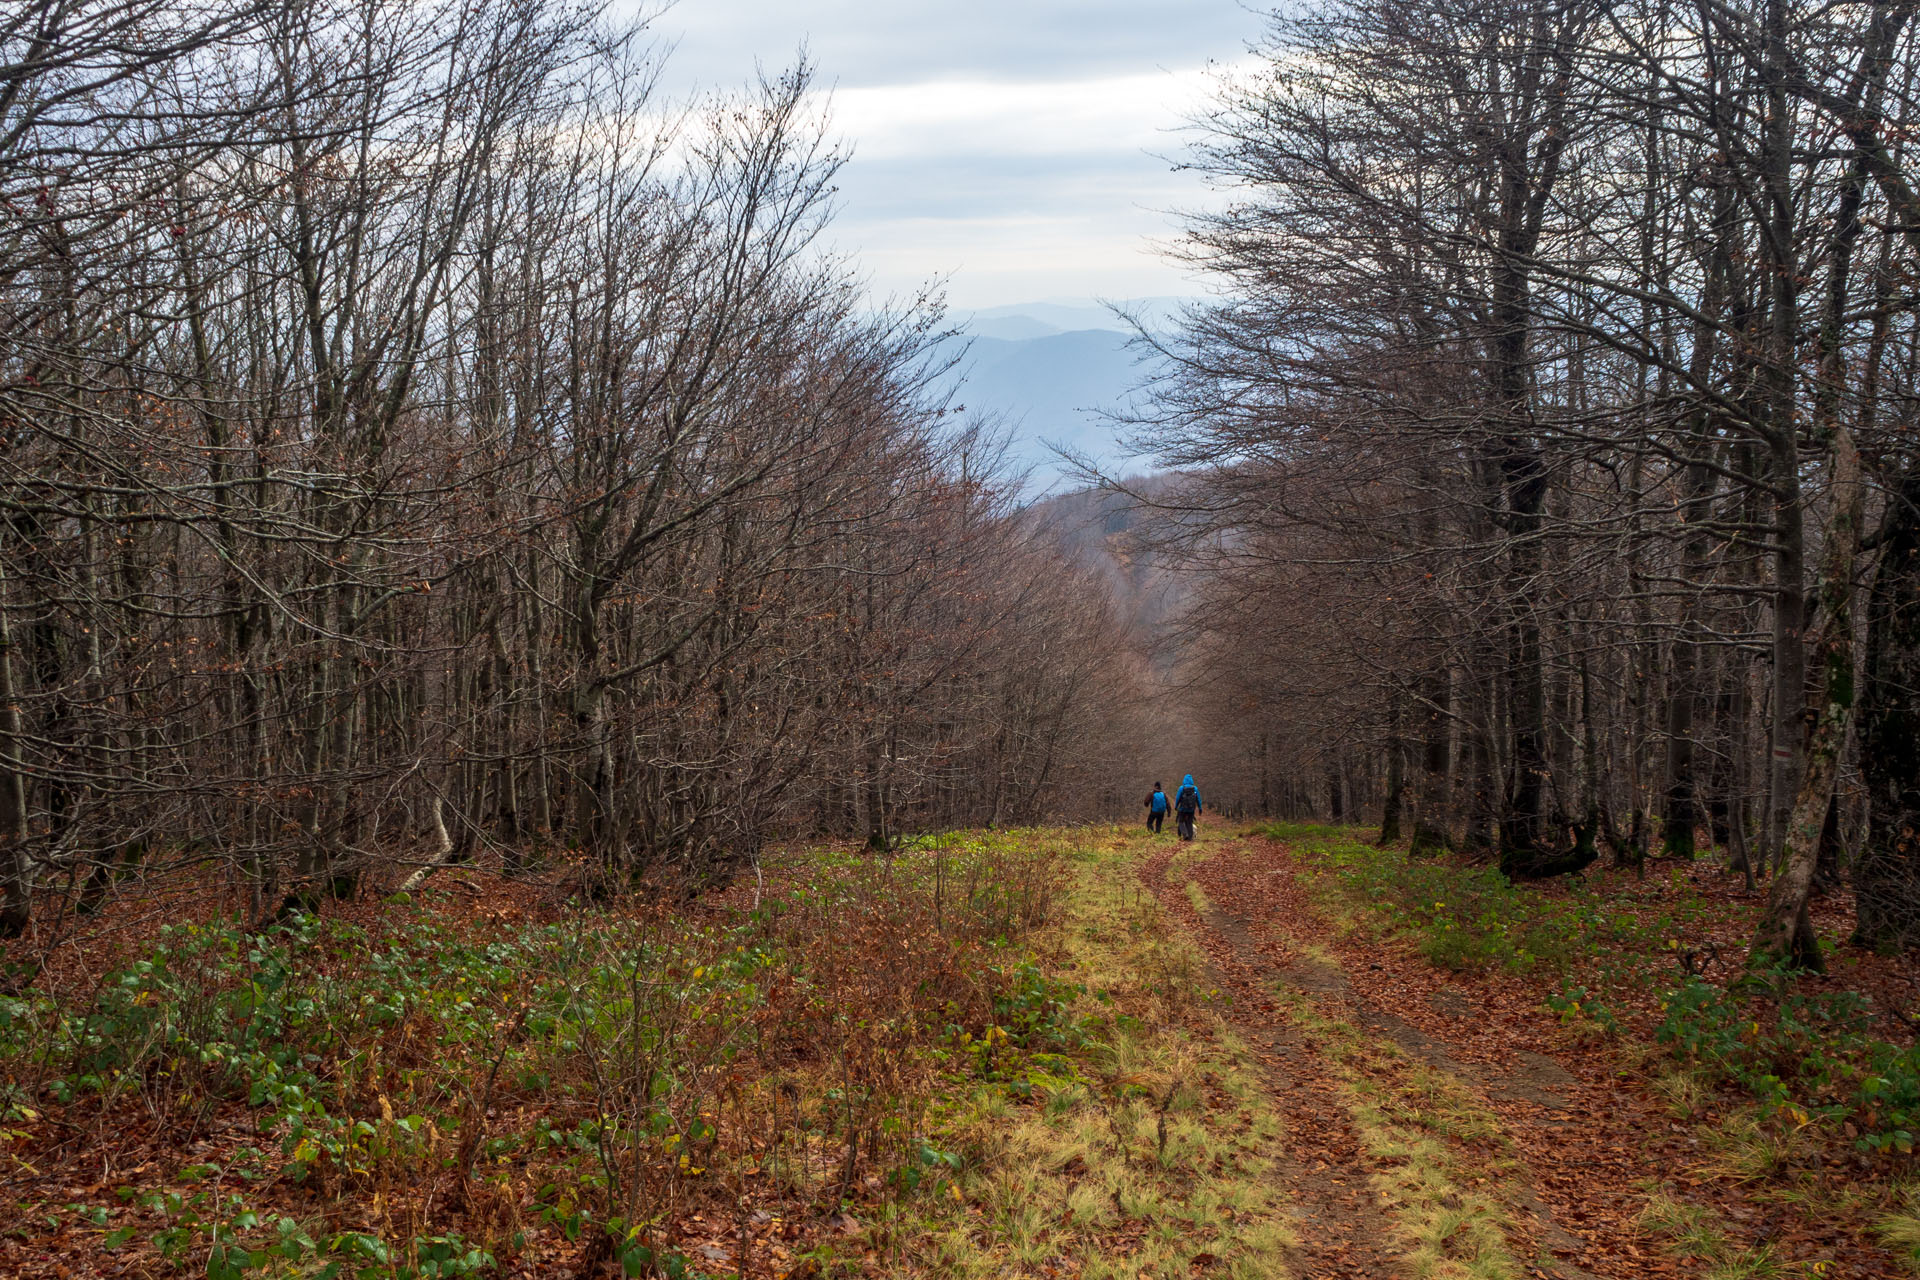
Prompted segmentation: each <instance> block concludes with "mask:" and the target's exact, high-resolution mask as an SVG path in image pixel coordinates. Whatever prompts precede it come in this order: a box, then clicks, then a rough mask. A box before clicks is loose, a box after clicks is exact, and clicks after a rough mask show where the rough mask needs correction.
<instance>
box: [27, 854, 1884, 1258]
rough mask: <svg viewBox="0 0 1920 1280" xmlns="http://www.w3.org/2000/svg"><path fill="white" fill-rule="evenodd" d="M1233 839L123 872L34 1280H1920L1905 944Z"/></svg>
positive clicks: (34, 1205)
mask: <svg viewBox="0 0 1920 1280" xmlns="http://www.w3.org/2000/svg"><path fill="white" fill-rule="evenodd" d="M1206 825H1207V826H1209V827H1212V828H1214V829H1213V830H1212V831H1208V830H1205V829H1203V834H1202V838H1201V839H1200V840H1199V841H1197V842H1195V843H1192V844H1180V843H1178V842H1176V841H1175V840H1174V839H1173V838H1172V837H1171V836H1166V837H1159V838H1154V837H1149V836H1148V835H1146V834H1145V833H1144V832H1134V831H1123V830H1120V829H1116V828H1078V829H1072V830H1055V831H1038V832H1023V833H1012V834H989V835H978V834H976V835H956V836H952V837H942V838H938V839H934V840H927V841H921V842H918V843H917V844H915V845H914V846H913V847H910V848H908V849H905V850H903V851H901V853H900V854H899V855H897V856H895V857H893V858H889V859H874V858H871V857H870V856H868V855H865V854H863V853H859V852H856V851H853V850H848V849H834V848H811V849H805V850H795V851H793V852H792V853H790V854H788V855H786V856H784V857H780V858H776V859H772V860H770V861H769V863H768V864H767V866H766V868H765V876H764V879H760V878H754V879H752V880H751V881H743V882H742V883H740V884H737V885H736V886H734V887H733V888H732V889H730V890H728V891H727V892H725V893H721V894H712V895H708V896H706V897H703V898H700V899H696V900H693V901H682V902H679V903H677V904H676V905H674V906H672V907H662V906H658V905H656V906H653V907H642V906H639V905H633V904H627V905H621V906H606V905H599V906H593V905H584V906H583V905H582V904H580V903H577V902H573V901H571V900H569V899H568V897H567V895H566V883H565V878H564V876H563V875H561V874H556V875H555V876H554V877H553V878H552V879H550V880H548V881H546V882H537V881H530V880H525V879H521V880H508V879H505V878H503V877H499V876H494V875H491V874H488V873H486V872H483V871H480V870H477V869H473V868H463V869H458V870H453V871H449V872H443V873H442V874H441V875H440V876H437V877H436V878H435V881H433V882H430V884H429V886H428V887H427V888H426V889H425V890H423V891H422V892H420V893H418V894H415V895H391V894H388V895H383V894H381V893H380V892H379V891H378V889H377V887H372V886H369V887H366V888H364V889H363V892H362V895H361V897H360V899H359V900H358V901H354V902H347V903H336V904H330V905H329V906H328V908H327V910H326V912H325V913H323V915H322V917H321V918H319V919H316V920H307V921H303V922H300V923H299V924H298V925H296V926H295V927H294V928H291V929H287V930H281V931H278V932H276V933H274V934H272V935H257V934H248V933H246V932H244V931H242V930H240V929H238V928H237V927H235V926H233V925H232V924H231V923H229V922H227V921H226V920H225V918H224V917H223V916H222V915H221V913H220V911H219V910H218V908H219V905H220V899H219V895H218V894H217V893H216V892H214V891H213V886H206V887H205V890H204V891H203V892H200V893H197V894H184V895H183V894H181V893H179V892H178V891H177V890H176V891H175V893H174V895H173V896H171V897H169V898H167V899H166V900H165V901H164V905H165V907H166V911H165V916H166V917H167V918H168V919H169V921H170V923H168V924H166V925H164V926H163V925H162V923H161V922H160V918H159V917H160V913H159V912H157V911H156V910H155V902H156V900H155V899H154V898H152V897H150V896H148V897H143V896H141V895H138V894H129V895H127V896H126V898H125V899H124V900H123V902H122V903H121V904H120V905H119V906H118V908H117V909H115V910H113V911H109V912H108V913H106V914H105V915H104V916H102V917H100V918H98V919H94V920H89V921H84V922H78V923H76V924H74V927H73V928H72V929H70V930H67V931H66V932H63V933H62V934H61V935H60V936H59V937H58V938H56V939H53V945H52V953H51V954H50V955H48V956H47V959H48V961H49V963H47V964H46V965H45V966H44V967H43V968H41V969H40V971H39V975H38V977H37V980H36V981H35V983H34V984H33V986H32V987H30V988H28V989H27V990H25V991H23V992H20V993H18V994H16V995H13V996H7V997H0V1275H6V1276H10V1277H11V1276H19V1277H23V1278H24V1277H57V1278H61V1280H65V1278H67V1277H78V1276H86V1277H91V1276H121V1275H125V1276H154V1277H161V1276H182V1275H192V1276H208V1277H212V1278H213V1280H249V1278H252V1277H280V1276H285V1277H294V1276H319V1277H339V1276H352V1277H355V1278H356V1280H386V1278H388V1277H393V1278H395V1280H416V1278H420V1280H424V1278H426V1277H434V1278H436V1280H438V1278H439V1277H448V1276H463V1275H470V1276H479V1277H486V1276H494V1275H500V1276H529V1277H532V1276H566V1275H576V1276H589V1275H608V1276H612V1275H622V1274H625V1275H635V1276H638V1275H656V1276H666V1277H672V1278H673V1280H692V1278H693V1277H726V1276H750V1277H789V1278H791V1280H813V1278H815V1277H828V1276H836V1275H844V1276H854V1275H864V1276H895V1275H914V1276H929V1277H932V1276H939V1277H979V1278H981V1280H985V1278H986V1277H990V1276H991V1277H1031V1278H1033V1280H1041V1278H1045V1280H1058V1278H1060V1277H1075V1278H1076V1280H1104V1278H1108V1277H1111V1278H1112V1280H1122V1278H1124V1280H1139V1278H1140V1277H1153V1278H1155V1280H1159V1278H1161V1277H1166V1278H1168V1280H1171V1278H1173V1277H1182V1278H1185V1277H1199V1276H1232V1277H1264V1276H1272V1277H1291V1278H1293V1280H1308V1278H1321V1280H1331V1278H1332V1277H1356V1278H1360V1277H1410V1278H1415V1280H1424V1278H1426V1277H1437V1278H1443V1280H1445V1278H1454V1277H1460V1278H1465V1280H1505V1278H1508V1277H1512V1278H1515V1280H1518V1278H1519V1277H1541V1278H1553V1277H1561V1278H1565V1280H1578V1278H1580V1277H1623V1278H1624V1277H1639V1276H1651V1277H1659V1276H1701V1277H1707V1278H1709V1280H1736V1278H1739V1277H1754V1278H1756V1280H1757V1278H1763V1277H1783V1278H1784V1277H1809V1278H1811V1277H1894V1276H1901V1275H1920V1181H1916V1179H1915V1177H1914V1171H1913V1170H1912V1167H1911V1165H1912V1159H1913V1156H1912V1146H1913V1128H1920V1123H1917V1121H1920V1050H1916V1049H1915V1047H1914V1044H1913V1035H1912V1031H1911V1027H1910V1024H1909V1022H1908V1019H1907V1018H1906V1016H1905V1013H1904V1011H1905V1010H1906V1009H1907V1008H1909V1007H1910V1006H1909V1005H1908V1003H1907V999H1908V997H1909V995H1910V994H1911V987H1910V982H1911V978H1912V973H1911V968H1910V965H1909V964H1908V963H1907V962H1906V961H1905V960H1902V959H1899V958H1891V957H1871V956H1858V955H1850V954H1845V953H1843V954H1841V955H1840V956H1838V957H1837V960H1838V963H1836V965H1835V972H1834V974H1832V975H1830V976H1829V977H1827V978H1824V979H1818V980H1796V981H1792V982H1789V981H1787V980H1786V979H1784V978H1779V977H1769V976H1767V975H1761V976H1759V977H1758V978H1747V979H1745V980H1744V981H1743V980H1742V973H1741V970H1740V969H1739V966H1738V943H1739V941H1740V939H1741V937H1742V934H1743V930H1744V929H1745V928H1746V927H1747V923H1748V922H1749V921H1750V920H1751V918H1752V909H1753V903H1752V900H1751V899H1750V898H1748V897H1746V896H1744V895H1743V894H1742V892H1741V891H1740V890H1739V889H1738V887H1737V886H1731V885H1729V884H1728V883H1727V882H1726V881H1725V880H1724V879H1723V878H1722V877H1720V876H1719V875H1718V874H1717V873H1716V871H1715V870H1714V869H1713V868H1712V867H1711V866H1710V865H1708V864H1706V863H1700V864H1692V865H1678V864H1674V865H1667V864H1662V865H1660V866H1658V867H1657V868H1656V869H1655V870H1653V871H1650V872H1649V873H1648V874H1647V875H1646V876H1644V877H1641V876H1632V875H1624V874H1615V873H1602V874H1597V875H1595V876H1592V877H1589V878H1588V879H1587V880H1585V881H1580V882H1567V883H1560V884H1555V885H1552V886H1548V887H1546V888H1540V887H1526V888H1518V889H1516V888H1511V887H1508V886H1506V885H1505V884H1504V882H1502V881H1500V880H1499V879H1498V877H1497V876H1494V875H1492V874H1491V873H1490V872H1488V871H1486V870H1485V869H1484V868H1474V867H1469V866H1459V865H1454V864H1451V863H1445V862H1435V861H1412V860H1409V859H1407V858H1406V856H1405V855H1404V853H1401V852H1398V851H1394V850H1379V849H1375V848H1373V847H1372V846H1371V845H1369V844H1367V843H1364V836H1365V834H1366V833H1363V832H1359V831H1356V830H1343V829H1335V828H1317V827H1304V826H1281V827H1272V828H1267V829H1263V830H1252V831H1249V830H1239V831H1234V832H1231V833H1221V832H1220V831H1219V830H1218V828H1219V825H1220V824H1211V823H1210V824H1206ZM1841 911H1842V907H1841V905H1840V904H1835V903H1827V904H1824V905H1823V907H1822V912H1823V919H1822V925H1823V929H1825V930H1826V931H1827V932H1828V936H1832V935H1833V932H1834V931H1835V930H1837V929H1838V928H1839V927H1841V926H1842V925H1843V923H1844V922H1843V921H1842V920H1841V919H1840V918H1839V913H1840V912H1841ZM43 945H48V944H47V943H46V942H45V940H43ZM18 958H19V957H18V955H16V956H15V957H13V959H15V960H17V959H18ZM1908 1126H1913V1128H1910V1127H1908ZM9 1211H11V1212H9ZM8 1217H11V1218H12V1221H11V1223H9V1222H7V1221H6V1220H5V1219H6V1218H8Z"/></svg>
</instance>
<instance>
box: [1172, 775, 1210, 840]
mask: <svg viewBox="0 0 1920 1280" xmlns="http://www.w3.org/2000/svg"><path fill="white" fill-rule="evenodd" d="M1205 808H1206V805H1205V804H1203V803H1202V802H1201V800H1200V788H1198V787H1196V786H1194V785H1193V775H1192V774H1188V775H1187V776H1186V777H1185V778H1183V779H1181V781H1180V789H1179V790H1178V791H1176V792H1174V793H1173V816H1174V817H1175V819H1177V822H1176V825H1177V826H1178V827H1179V828H1180V838H1181V839H1182V840H1191V839H1193V820H1194V819H1195V818H1197V817H1199V816H1200V814H1201V813H1202V811H1204V810H1205Z"/></svg>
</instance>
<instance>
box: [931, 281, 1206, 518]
mask: <svg viewBox="0 0 1920 1280" xmlns="http://www.w3.org/2000/svg"><path fill="white" fill-rule="evenodd" d="M1186 301H1187V300H1186V299H1180V298H1139V299H1132V300H1129V301H1127V302H1124V303H1121V304H1120V306H1121V308H1122V309H1123V310H1125V311H1127V312H1128V313H1129V314H1136V315H1138V317H1139V318H1140V320H1141V322H1142V323H1143V324H1146V325H1147V326H1148V327H1149V328H1156V329H1157V328H1161V327H1164V326H1168V325H1171V323H1172V322H1173V320H1174V318H1175V317H1176V315H1177V313H1178V310H1179V307H1180V306H1182V305H1184V303H1185V302H1186ZM956 318H959V317H956ZM960 328H961V333H960V334H959V335H958V336H956V337H953V338H949V339H947V340H946V342H945V344H944V346H943V348H942V350H941V352H940V353H939V354H940V357H941V358H943V359H944V358H948V357H952V358H954V359H955V363H954V367H953V369H952V370H951V371H950V372H949V373H947V374H946V375H945V378H946V386H945V388H944V389H945V390H948V391H950V392H951V393H952V394H953V397H954V401H955V403H956V404H963V405H965V406H966V407H967V408H968V409H970V410H972V411H973V412H975V413H978V414H983V415H986V416H989V417H992V418H995V419H997V420H999V421H1001V422H1003V423H1005V424H1006V426H1007V427H1008V428H1009V429H1010V431H1011V435H1012V442H1011V450H1010V452H1011V455H1012V456H1011V461H1012V462H1013V463H1014V465H1015V466H1017V467H1020V468H1022V469H1025V470H1028V471H1029V472H1030V473H1031V480H1030V489H1032V490H1033V491H1044V490H1049V489H1057V488H1060V487H1062V485H1063V484H1066V485H1071V484H1075V483H1078V479H1077V478H1076V477H1075V474H1074V473H1073V471H1072V469H1071V467H1070V466H1069V465H1068V464H1067V463H1066V462H1065V461H1064V460H1063V459H1062V458H1061V456H1060V454H1059V453H1058V452H1056V447H1058V448H1062V449H1065V450H1067V451H1068V452H1070V453H1073V454H1075V455H1077V456H1080V457H1084V458H1086V459H1087V460H1089V461H1090V462H1092V463H1093V464H1094V465H1096V466H1098V467H1100V468H1101V469H1102V470H1103V471H1114V470H1121V469H1129V463H1130V461H1131V459H1132V457H1133V455H1132V454H1131V452H1130V451H1129V450H1127V449H1126V448H1125V447H1124V446H1123V445H1122V444H1121V443H1120V440H1119V439H1118V437H1119V435H1120V434H1122V433H1123V432H1124V427H1123V426H1120V425H1117V424H1116V423H1115V421H1114V418H1115V417H1116V416H1117V415H1124V414H1125V413H1126V412H1127V410H1128V409H1129V408H1130V407H1132V406H1133V405H1134V404H1135V403H1136V395H1137V392H1138V389H1139V387H1140V386H1141V385H1142V384H1143V383H1144V382H1145V381H1146V379H1147V377H1148V376H1149V375H1150V374H1151V372H1152V368H1151V365H1150V364H1149V363H1148V362H1146V361H1145V360H1143V358H1142V356H1141V354H1140V353H1139V352H1138V351H1137V350H1136V349H1135V348H1133V347H1132V345H1131V336H1130V334H1129V333H1127V332H1125V331H1124V329H1125V322H1124V321H1122V320H1121V319H1120V318H1119V317H1118V316H1117V315H1115V314H1114V313H1113V312H1112V311H1110V310H1108V309H1106V308H1104V307H1099V306H1093V305H1087V304H1077V303H1066V302H1058V301H1054V302H1037V303H1026V304H1021V305H1018V306H1009V307H990V308H986V309H983V310H980V311H975V312H972V313H971V314H969V315H966V316H965V317H964V318H963V319H961V325H960ZM1133 469H1137V468H1133Z"/></svg>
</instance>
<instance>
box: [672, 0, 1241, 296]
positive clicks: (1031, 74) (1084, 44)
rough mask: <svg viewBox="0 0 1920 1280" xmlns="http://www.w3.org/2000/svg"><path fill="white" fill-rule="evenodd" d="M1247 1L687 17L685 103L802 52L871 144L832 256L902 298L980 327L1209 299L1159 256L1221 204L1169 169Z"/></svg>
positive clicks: (766, 3) (1003, 0)
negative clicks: (1016, 309) (1041, 303)
mask: <svg viewBox="0 0 1920 1280" xmlns="http://www.w3.org/2000/svg"><path fill="white" fill-rule="evenodd" d="M1259 29H1260V19H1259V18H1258V17H1257V16H1256V14H1255V13H1253V12H1249V10H1248V9H1247V8H1245V7H1243V6H1242V4H1241V3H1240V0H941V2H939V3H931V2H923V0H892V2H891V3H889V0H680V2H679V3H678V4H677V5H675V6H674V7H673V8H671V9H669V10H668V11H667V12H666V13H665V14H664V15H662V16H661V17H659V18H657V19H656V20H655V22H654V24H653V30H654V31H655V33H657V34H658V35H659V36H661V37H663V38H665V39H667V40H671V41H673V42H675V43H676V46H677V47H676V51H675V53H674V55H673V57H672V59H671V61H670V62H669V64H668V73H667V81H668V84H669V86H670V87H671V88H673V89H675V90H677V91H680V92H687V91H690V90H692V89H693V88H695V87H698V88H702V89H717V88H726V87H737V86H739V85H742V84H744V83H745V82H746V81H747V80H748V79H749V78H750V77H751V76H752V75H753V73H754V67H755V64H756V62H757V63H758V64H760V65H762V66H764V67H766V68H767V69H768V70H769V71H773V70H778V69H779V68H782V67H785V66H788V65H790V64H791V63H792V62H793V60H794V58H795V56H796V54H797V52H798V51H799V50H800V48H801V47H802V45H803V44H804V46H805V47H806V49H807V52H808V55H809V57H810V58H811V59H812V61H813V63H814V65H815V66H816V67H817V68H818V72H819V77H820V81H821V83H822V84H823V85H825V86H827V87H829V88H830V89H831V90H832V119H833V125H834V130H835V132H836V133H837V134H839V135H841V136H842V137H844V138H845V139H846V140H847V141H849V142H850V143H851V144H852V147H853V161H852V163H851V164H850V165H848V167H847V168H846V169H845V170H844V172H843V175H842V180H841V184H840V204H841V207H840V212H839V215H838V217H837V218H836V219H835V222H834V226H833V231H832V240H833V242H834V244H835V245H836V246H837V247H838V248H840V249H842V250H843V251H845V252H847V253H849V254H850V255H852V256H853V257H854V258H855V259H856V261H857V262H858V264H859V266H860V269H861V270H862V271H863V272H864V273H865V274H866V275H867V277H868V278H869V279H870V280H871V282H872V285H873V288H874V291H875V292H876V293H877V294H879V295H881V296H886V295H889V294H899V295H904V294H908V293H911V292H913V291H914V290H915V289H916V288H917V287H918V286H920V285H922V284H924V283H925V282H927V281H929V280H932V279H936V278H942V277H944V278H945V280H946V282H947V284H946V291H947V297H948V300H949V301H950V302H951V303H952V304H953V305H954V306H955V307H957V308H959V309H962V310H966V309H971V308H976V307H990V306H997V305H1004V304H1010V303H1019V302H1031V301H1037V300H1041V299H1048V298H1076V299H1084V298H1094V297H1104V298H1129V297H1142V296H1147V295H1157V294H1183V293H1193V292H1196V289H1195V286H1194V285H1193V284H1191V283H1190V282H1189V281H1187V280H1185V279H1184V278H1183V277H1182V275H1181V274H1180V273H1179V272H1178V271H1176V270H1175V269H1174V268H1173V267H1172V266H1170V265H1168V264H1167V263H1165V262H1164V261H1162V260H1160V259H1159V258H1158V257H1157V256H1156V255H1155V253H1154V247H1153V244H1152V243H1151V242H1152V241H1153V240H1154V239H1155V238H1159V239H1161V240H1164V239H1166V238H1167V237H1169V236H1170V235H1171V234H1172V233H1173V231H1174V230H1175V228H1176V226H1177V223H1176V221H1175V220H1174V219H1173V218H1171V217H1170V216H1169V214H1168V212H1167V211H1169V210H1176V209H1180V208H1193V207H1196V206H1198V205H1199V204H1201V203H1202V202H1203V201H1204V200H1205V199H1206V193H1205V192H1204V190H1203V188H1202V186H1201V184H1200V182H1199V180H1198V178H1197V177H1195V176H1194V175H1192V174H1181V173H1174V172H1171V171H1170V164H1169V161H1168V159H1167V157H1170V156H1173V155H1175V154H1177V153H1178V152H1179V150H1180V147H1181V137H1180V134H1179V133H1178V129H1179V127H1180V125H1181V124H1182V122H1183V120H1184V119H1185V118H1186V117H1187V116H1188V115H1189V114H1190V113H1191V112H1192V111H1193V110H1194V108H1195V107H1197V106H1198V105H1199V104H1200V103H1201V102H1202V101H1203V100H1204V98H1205V96H1206V93H1207V88H1208V83H1209V78H1208V66H1209V64H1210V63H1213V64H1220V63H1232V62H1235V61H1238V60H1239V59H1240V58H1241V57H1242V55H1243V53H1244V50H1245V47H1246V44H1247V42H1248V41H1249V40H1250V39H1252V38H1253V37H1254V36H1256V35H1257V34H1258V33H1259Z"/></svg>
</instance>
